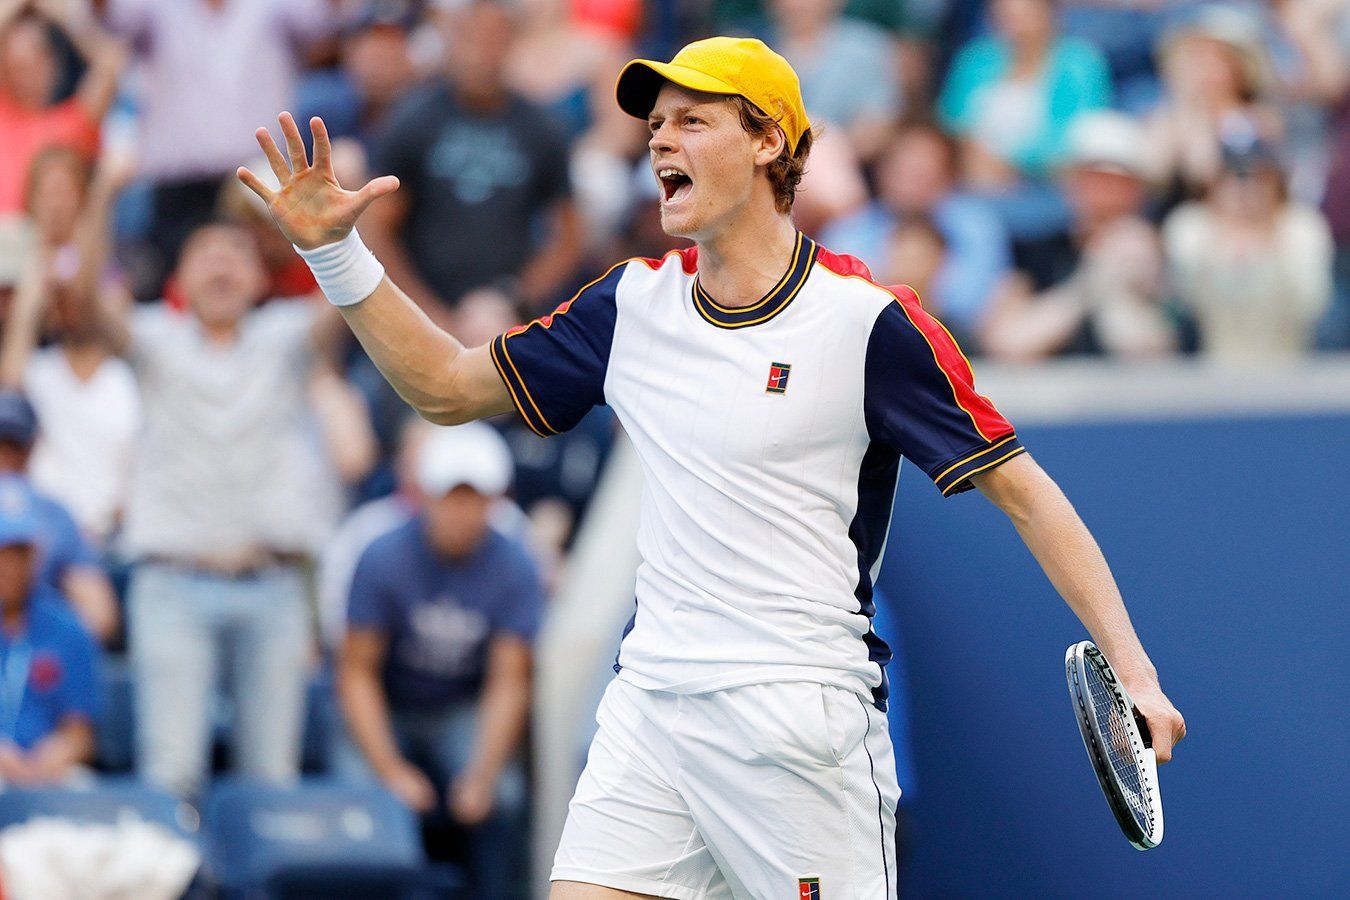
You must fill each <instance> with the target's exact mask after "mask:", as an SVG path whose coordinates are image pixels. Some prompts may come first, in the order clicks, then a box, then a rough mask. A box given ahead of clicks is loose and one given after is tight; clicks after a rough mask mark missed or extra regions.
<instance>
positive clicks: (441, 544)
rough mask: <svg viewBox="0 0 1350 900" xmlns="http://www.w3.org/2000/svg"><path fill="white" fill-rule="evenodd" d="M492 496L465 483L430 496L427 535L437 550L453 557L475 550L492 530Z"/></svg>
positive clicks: (427, 507) (427, 512)
mask: <svg viewBox="0 0 1350 900" xmlns="http://www.w3.org/2000/svg"><path fill="white" fill-rule="evenodd" d="M492 500H493V498H492V497H489V496H487V495H486V494H480V493H479V492H478V491H476V490H474V489H473V488H471V487H469V486H468V485H467V484H461V485H460V486H459V487H456V488H453V489H451V490H450V491H449V492H448V493H446V494H445V495H443V496H440V497H428V498H427V501H426V507H425V515H426V527H427V537H428V538H429V539H430V541H431V546H432V547H434V548H435V549H436V551H437V552H439V553H442V554H444V555H446V556H450V557H461V556H466V555H468V554H469V553H472V552H473V551H474V549H475V548H477V547H478V545H479V544H480V543H482V540H483V536H484V535H485V534H487V530H488V516H489V513H490V511H491V509H492Z"/></svg>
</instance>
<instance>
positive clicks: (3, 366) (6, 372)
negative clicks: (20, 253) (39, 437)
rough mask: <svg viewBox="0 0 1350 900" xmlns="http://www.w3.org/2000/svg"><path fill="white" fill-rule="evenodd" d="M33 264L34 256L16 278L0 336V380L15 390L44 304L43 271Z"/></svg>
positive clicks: (20, 383) (20, 385) (34, 340)
mask: <svg viewBox="0 0 1350 900" xmlns="http://www.w3.org/2000/svg"><path fill="white" fill-rule="evenodd" d="M36 265H37V263H36V260H35V261H34V264H33V265H30V266H29V270H30V271H29V272H27V273H25V275H24V278H23V280H22V281H20V282H19V287H18V291H17V292H16V293H15V296H14V303H13V306H12V307H11V309H10V315H9V322H8V323H6V326H5V329H4V337H3V338H2V339H0V384H2V385H3V386H4V387H7V388H12V389H13V390H16V391H19V390H23V373H24V370H25V369H27V368H28V359H29V357H30V356H31V355H32V353H33V348H34V347H36V346H37V340H38V331H39V328H40V324H41V319H42V307H43V306H44V305H45V303H44V300H45V298H44V297H43V293H44V292H45V290H46V286H45V281H46V278H45V273H43V272H38V271H33V269H34V268H35V266H36ZM44 268H45V266H44Z"/></svg>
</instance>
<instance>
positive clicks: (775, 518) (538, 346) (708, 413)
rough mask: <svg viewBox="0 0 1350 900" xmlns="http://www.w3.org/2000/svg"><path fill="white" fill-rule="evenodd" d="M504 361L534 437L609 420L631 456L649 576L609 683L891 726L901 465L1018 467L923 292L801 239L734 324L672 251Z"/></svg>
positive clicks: (958, 481)
mask: <svg viewBox="0 0 1350 900" xmlns="http://www.w3.org/2000/svg"><path fill="white" fill-rule="evenodd" d="M491 351H492V358H493V361H494V363H495V364H496V366H497V369H498V372H499V373H500V375H501V377H502V380H503V381H504V382H505V383H506V385H507V387H508V389H509V391H510V393H511V397H512V399H513V401H514V402H515V405H516V408H517V409H518V410H519V411H520V414H521V415H522V416H523V417H524V419H525V421H526V422H527V423H529V425H530V427H531V428H533V429H534V430H535V431H536V432H538V433H539V434H541V435H550V434H557V433H559V432H562V431H565V430H567V429H568V428H571V427H572V426H573V425H575V424H576V423H577V422H578V421H579V420H580V419H581V417H582V416H583V415H585V413H586V412H587V411H588V410H589V409H590V408H591V407H592V406H594V405H596V404H599V403H607V404H608V405H609V406H611V407H612V408H613V409H614V411H615V413H616V414H617V415H618V417H619V421H620V422H621V423H622V424H623V427H624V429H625V430H626V431H627V433H628V435H629V437H630V438H631V439H632V441H633V444H634V447H635V448H636V450H637V454H638V457H639V458H640V459H641V461H642V466H643V469H644V472H645V474H646V484H645V487H644V492H643V498H642V514H641V524H640V526H639V533H638V549H639V551H640V553H641V555H642V563H641V566H640V567H639V569H638V573H637V609H636V612H635V614H634V616H633V619H632V621H630V623H629V626H628V628H627V629H626V631H625V634H624V638H623V642H622V644H621V645H620V650H619V657H618V660H617V663H616V665H615V669H616V671H618V672H619V677H621V678H623V679H625V680H627V681H629V682H632V683H633V684H635V685H637V686H639V687H643V688H648V689H656V690H665V691H673V692H686V693H695V692H701V691H712V690H720V689H724V688H729V687H736V686H740V685H745V684H751V683H755V682H767V681H816V682H821V683H826V684H835V685H839V686H842V687H847V688H850V689H853V690H856V691H859V692H862V693H870V695H871V696H872V699H873V701H874V702H875V703H876V705H877V706H878V707H879V708H881V709H883V710H884V709H885V706H886V694H887V690H886V679H885V671H884V667H885V664H886V661H887V660H889V659H890V650H889V648H887V647H886V645H885V643H884V642H883V641H882V640H881V639H880V638H879V637H877V636H876V634H875V633H874V632H873V631H872V622H871V619H872V613H873V611H874V606H873V603H872V585H873V581H874V580H875V578H876V573H877V568H878V567H879V565H880V561H881V557H882V551H883V549H884V546H885V542H886V532H887V529H888V527H889V525H890V515H891V507H892V504H893V502H894V498H895V487H896V480H897V477H898V474H899V469H900V459H901V457H902V456H903V457H906V458H908V459H910V460H911V461H912V462H914V463H915V464H916V465H917V466H919V468H921V469H923V470H924V471H925V472H926V473H927V474H928V475H929V477H931V478H932V479H933V480H934V481H935V482H936V484H937V486H938V488H939V489H941V490H942V492H943V493H944V494H953V493H957V492H959V491H962V490H966V489H968V488H970V487H971V484H970V481H969V478H970V476H971V475H973V474H975V473H977V472H980V471H983V470H986V469H989V468H992V467H994V466H997V465H999V464H1000V463H1002V462H1005V461H1006V460H1008V459H1011V458H1012V457H1013V456H1015V455H1017V454H1018V453H1020V452H1022V448H1021V445H1020V444H1019V443H1018V440H1017V436H1016V434H1015V433H1014V431H1013V428H1012V426H1011V425H1010V424H1009V423H1008V422H1007V420H1005V419H1004V418H1003V417H1002V416H1001V415H999V413H998V411H997V410H996V409H995V408H994V407H993V405H992V404H991V403H990V402H989V401H988V400H987V399H986V398H984V397H982V396H981V395H979V394H978V393H976V392H975V389H974V386H973V377H972V374H971V370H970V366H969V364H968V363H967V362H966V359H965V357H964V356H962V355H961V352H960V350H959V349H958V348H957V347H956V344H955V342H954V341H953V340H952V338H951V336H950V335H949V334H948V333H947V331H946V330H945V329H944V328H943V327H942V326H941V325H940V324H939V323H938V322H937V321H936V320H935V319H933V318H932V317H931V316H929V315H928V314H927V313H925V312H924V311H923V309H922V308H921V307H920V305H919V301H918V298H917V296H916V295H915V294H914V292H913V291H912V290H910V289H909V288H903V287H900V288H886V287H883V286H881V285H878V284H877V283H875V282H874V281H873V280H872V278H871V274H870V272H868V270H867V267H866V266H864V265H863V264H862V263H861V262H859V261H858V260H857V259H855V258H853V257H850V256H843V255H838V254H834V253H831V252H829V251H827V250H825V249H824V248H822V247H820V246H819V245H817V244H816V243H815V242H814V241H812V240H811V239H810V238H807V237H805V236H804V235H800V234H799V235H798V237H797V244H796V249H795V251H794V257H793V262H792V265H791V266H790V268H789V270H788V272H787V273H786V274H785V275H784V276H783V279H782V280H781V281H780V282H779V284H778V285H777V286H776V287H775V288H774V289H773V290H772V291H770V292H769V293H768V294H767V295H765V296H764V297H763V298H762V299H761V300H760V301H759V302H757V303H756V304H754V305H752V306H749V307H744V308H740V309H728V308H724V307H722V306H719V305H718V304H717V302H716V301H715V300H714V299H713V298H712V297H710V296H709V295H708V294H707V292H706V291H704V290H703V289H702V287H701V286H700V284H699V281H698V253H697V249H695V248H690V249H684V250H679V251H672V252H671V253H669V254H667V255H666V256H665V257H664V258H663V259H660V260H650V259H632V260H627V261H625V262H622V263H619V264H618V265H616V266H615V267H614V268H612V269H610V270H609V272H607V273H606V274H605V275H604V276H603V277H601V278H599V279H598V280H596V281H594V282H592V283H591V284H589V285H587V286H586V287H585V288H583V289H582V290H581V291H580V292H579V293H578V294H577V295H576V296H575V297H573V298H572V299H571V300H569V301H567V302H566V303H564V304H562V305H561V306H559V307H558V309H557V310H555V311H554V312H553V313H552V314H550V315H547V316H544V317H542V318H540V319H537V320H535V321H533V322H530V323H529V324H527V325H523V326H519V327H517V328H514V329H512V330H510V331H508V332H506V333H505V334H502V335H499V336H498V337H497V338H496V339H495V340H494V341H493V343H492V345H491Z"/></svg>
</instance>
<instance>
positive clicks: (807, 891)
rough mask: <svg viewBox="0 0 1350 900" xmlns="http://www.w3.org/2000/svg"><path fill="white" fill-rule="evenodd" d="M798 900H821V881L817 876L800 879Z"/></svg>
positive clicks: (798, 882)
mask: <svg viewBox="0 0 1350 900" xmlns="http://www.w3.org/2000/svg"><path fill="white" fill-rule="evenodd" d="M797 900H820V879H819V878H818V877H816V876H815V875H812V876H810V877H807V878H798V879H797Z"/></svg>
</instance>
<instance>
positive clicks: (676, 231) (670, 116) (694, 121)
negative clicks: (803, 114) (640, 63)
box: [647, 82, 772, 240]
mask: <svg viewBox="0 0 1350 900" xmlns="http://www.w3.org/2000/svg"><path fill="white" fill-rule="evenodd" d="M647 125H648V128H649V129H650V132H651V140H650V141H648V144H647V146H648V148H649V150H650V151H651V162H652V172H653V174H654V175H655V176H656V179H657V185H658V187H659V188H660V191H661V193H660V199H661V228H662V229H663V230H664V231H665V232H666V234H668V235H671V236H672V237H685V238H691V239H693V240H702V239H706V238H710V237H712V236H713V235H715V234H717V233H718V232H719V231H720V230H721V228H722V226H724V225H725V224H726V223H727V222H728V221H730V220H731V219H733V218H734V217H735V216H736V214H737V213H739V212H740V211H741V210H742V209H743V208H744V207H745V205H746V204H747V203H748V202H749V201H750V198H751V192H752V188H753V187H754V182H755V169H756V159H757V150H758V149H759V148H760V146H761V145H762V143H763V139H758V138H755V137H753V136H752V135H751V134H750V133H749V132H747V131H746V130H745V128H744V127H742V125H741V119H740V114H739V113H738V112H737V110H736V106H735V104H734V103H732V102H730V100H729V99H728V98H726V97H722V96H719V95H716V94H704V93H700V92H698V91H690V90H687V89H685V88H682V87H680V86H678V85H675V84H671V83H669V82H667V83H666V84H665V86H664V87H662V88H661V93H660V94H658V95H657V98H656V105H655V106H654V107H653V108H652V111H651V114H650V115H649V116H648V117H647ZM771 159H772V156H769V157H767V158H766V159H765V160H764V162H765V163H767V162H769V161H770V160H771ZM663 174H664V175H666V176H667V177H662V175H663Z"/></svg>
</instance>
